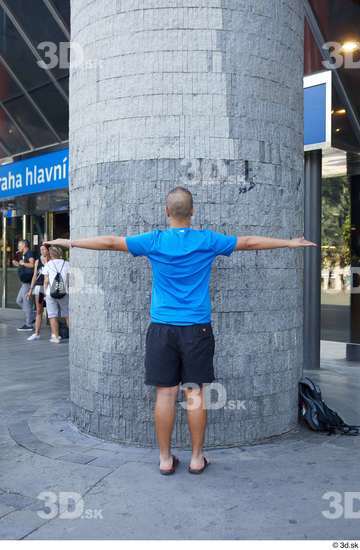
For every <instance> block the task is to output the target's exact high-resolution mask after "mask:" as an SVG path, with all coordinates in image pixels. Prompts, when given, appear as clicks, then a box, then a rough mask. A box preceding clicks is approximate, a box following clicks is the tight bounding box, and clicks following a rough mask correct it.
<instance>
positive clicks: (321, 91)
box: [304, 84, 326, 145]
mask: <svg viewBox="0 0 360 550" xmlns="http://www.w3.org/2000/svg"><path fill="white" fill-rule="evenodd" d="M324 141H326V85H325V84H319V85H318V86H312V87H311V88H305V90H304V145H311V144H312V143H322V142H324Z"/></svg>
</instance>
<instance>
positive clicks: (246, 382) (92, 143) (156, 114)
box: [70, 0, 304, 447]
mask: <svg viewBox="0 0 360 550" xmlns="http://www.w3.org/2000/svg"><path fill="white" fill-rule="evenodd" d="M71 14H72V15H71V17H72V21H71V26H72V40H73V41H74V42H75V43H77V44H78V45H80V46H81V47H82V49H83V53H84V61H83V63H82V64H80V65H79V66H76V65H75V64H74V66H72V67H71V71H70V157H71V190H70V208H71V234H72V237H73V238H79V237H81V236H90V235H101V234H109V233H113V234H117V235H125V234H135V233H139V232H143V231H149V230H151V229H153V228H156V227H160V228H165V227H166V218H165V214H164V199H165V196H166V193H167V192H168V191H169V190H170V189H171V188H173V187H174V186H175V185H179V184H180V185H184V186H186V187H188V188H189V189H190V190H191V191H192V193H193V194H194V199H195V206H196V213H195V216H194V219H193V225H194V227H195V228H211V229H214V230H217V231H221V232H225V233H228V234H239V235H252V234H261V235H266V236H276V237H282V238H289V237H293V236H297V235H299V234H300V235H301V234H302V232H303V112H302V94H303V87H302V76H303V26H304V21H303V10H302V3H301V2H299V1H298V0H273V2H271V7H270V6H269V2H268V0H201V2H200V1H199V0H191V2H189V1H188V0H176V1H175V0H106V1H105V0H103V1H95V0H93V1H90V2H89V0H72V2H71ZM71 263H72V267H73V283H72V284H73V292H72V296H71V342H70V363H71V370H70V374H71V401H72V403H73V420H74V422H75V423H76V425H77V426H78V427H79V428H80V429H81V430H82V431H84V432H87V433H91V434H94V435H97V436H99V437H101V438H104V439H113V440H116V441H119V442H124V443H128V444H140V445H144V446H147V445H153V444H155V436H154V430H153V423H152V408H153V390H152V389H149V388H148V387H145V386H144V383H143V377H144V376H143V373H144V368H143V357H144V345H145V331H146V328H147V325H148V322H149V314H148V310H149V302H150V288H151V286H150V285H151V272H150V268H149V265H148V262H147V260H146V259H145V258H133V257H131V256H130V255H127V254H121V253H115V252H92V251H84V250H77V249H75V250H73V251H72V252H71ZM302 267H303V251H302V250H287V249H278V250H269V251H252V252H239V253H235V254H233V256H232V257H230V258H225V257H220V258H218V259H217V260H216V262H215V264H214V268H213V278H212V285H211V295H212V301H213V327H214V333H215V337H216V357H215V364H216V374H217V378H218V382H219V383H220V384H222V385H223V386H224V388H225V390H226V399H227V404H226V407H222V408H219V409H216V410H210V412H209V427H208V432H207V439H206V443H207V445H208V446H209V447H216V446H225V445H236V444H241V443H245V442H254V441H257V440H260V439H262V438H265V437H268V436H272V435H274V434H280V433H283V432H286V431H287V430H290V429H291V428H292V427H294V426H295V425H296V422H297V382H298V379H299V377H300V376H301V371H302V330H303V326H302V325H303V272H302ZM81 281H82V283H81ZM215 397H216V396H215V393H214V395H213V399H215ZM222 397H223V396H222ZM180 398H181V397H180ZM178 410H179V414H178V419H177V423H176V429H175V434H174V443H175V444H176V445H181V446H187V445H188V443H189V437H188V433H187V427H186V417H185V414H184V410H183V409H182V407H181V406H180V405H179V409H178Z"/></svg>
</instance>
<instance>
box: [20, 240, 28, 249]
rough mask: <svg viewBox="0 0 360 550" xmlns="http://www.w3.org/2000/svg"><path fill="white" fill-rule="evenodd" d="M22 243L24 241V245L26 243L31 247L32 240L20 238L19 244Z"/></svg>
mask: <svg viewBox="0 0 360 550" xmlns="http://www.w3.org/2000/svg"><path fill="white" fill-rule="evenodd" d="M20 243H24V245H25V246H26V247H27V248H30V241H29V239H20V241H19V244H20Z"/></svg>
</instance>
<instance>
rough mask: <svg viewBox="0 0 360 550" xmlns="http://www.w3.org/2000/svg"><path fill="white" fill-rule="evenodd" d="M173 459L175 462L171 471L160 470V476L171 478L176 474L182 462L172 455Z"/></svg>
mask: <svg viewBox="0 0 360 550" xmlns="http://www.w3.org/2000/svg"><path fill="white" fill-rule="evenodd" d="M172 459H173V462H172V467H171V468H170V470H162V469H161V468H160V474H161V475H162V476H171V475H172V474H175V471H176V468H177V467H178V465H179V462H180V460H179V459H178V458H177V457H176V456H174V455H172Z"/></svg>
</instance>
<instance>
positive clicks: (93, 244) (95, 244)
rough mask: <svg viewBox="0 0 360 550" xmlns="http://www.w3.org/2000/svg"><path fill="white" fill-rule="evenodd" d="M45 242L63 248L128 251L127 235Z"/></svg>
mask: <svg viewBox="0 0 360 550" xmlns="http://www.w3.org/2000/svg"><path fill="white" fill-rule="evenodd" d="M44 244H47V245H54V246H61V247H62V248H87V249H89V250H118V251H119V252H128V247H127V244H126V240H125V237H117V236H115V235H104V236H100V237H89V238H87V239H75V240H72V239H54V240H53V241H46V242H45V243H44Z"/></svg>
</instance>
